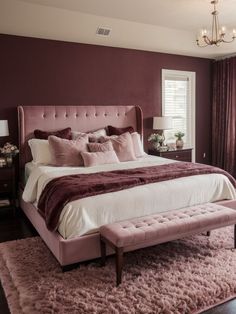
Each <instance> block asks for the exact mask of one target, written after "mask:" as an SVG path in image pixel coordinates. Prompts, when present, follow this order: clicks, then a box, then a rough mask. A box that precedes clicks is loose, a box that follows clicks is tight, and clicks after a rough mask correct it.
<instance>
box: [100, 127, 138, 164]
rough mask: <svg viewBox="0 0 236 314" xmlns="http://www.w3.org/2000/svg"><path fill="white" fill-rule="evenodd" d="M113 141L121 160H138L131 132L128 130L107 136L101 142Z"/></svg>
mask: <svg viewBox="0 0 236 314" xmlns="http://www.w3.org/2000/svg"><path fill="white" fill-rule="evenodd" d="M106 141H111V142H112V146H113V148H114V151H115V152H116V155H117V156H118V158H119V161H130V160H136V157H135V153H134V148H133V141H132V137H131V134H130V133H129V132H126V133H124V134H121V135H120V136H115V135H113V136H107V137H103V138H101V142H106Z"/></svg>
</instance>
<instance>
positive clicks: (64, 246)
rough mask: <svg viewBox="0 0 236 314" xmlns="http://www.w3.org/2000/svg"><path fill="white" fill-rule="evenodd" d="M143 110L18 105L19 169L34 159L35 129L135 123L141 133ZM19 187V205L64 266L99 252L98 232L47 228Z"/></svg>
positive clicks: (115, 107)
mask: <svg viewBox="0 0 236 314" xmlns="http://www.w3.org/2000/svg"><path fill="white" fill-rule="evenodd" d="M142 121H143V118H142V111H141V109H140V107H138V106H19V107H18V123H19V146H20V171H21V172H22V173H23V172H24V166H25V163H27V162H29V161H31V160H32V157H31V153H30V149H29V146H28V140H29V139H30V138H32V137H33V132H34V130H35V129H41V130H45V131H55V130H59V129H63V128H66V127H71V128H72V130H75V131H81V132H88V131H93V130H97V129H100V128H103V127H105V126H107V125H113V126H116V127H127V126H130V125H131V126H133V128H134V130H136V131H137V132H139V133H140V134H141V136H142V134H143V126H142ZM21 194H22V188H21V191H20V206H21V208H22V210H23V211H24V213H25V214H26V216H27V217H28V218H29V220H30V221H31V223H32V224H33V226H34V227H35V228H36V230H37V231H38V233H39V235H40V236H41V238H42V239H43V240H44V242H45V243H46V244H47V246H48V247H49V249H50V250H51V252H52V253H53V255H54V256H55V257H56V258H57V260H58V262H59V263H60V265H61V266H66V265H70V264H74V263H77V262H81V261H86V260H91V259H94V258H97V257H99V256H100V248H99V234H98V233H94V234H91V235H86V236H81V237H76V238H73V239H70V240H65V239H63V238H62V237H61V235H60V234H59V233H58V232H51V231H49V230H48V229H47V227H46V225H45V222H44V219H43V218H42V217H41V216H40V214H39V213H38V211H37V209H36V208H35V207H34V206H33V204H31V203H26V202H24V201H23V199H22V197H21Z"/></svg>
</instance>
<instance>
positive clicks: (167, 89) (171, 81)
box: [162, 70, 195, 148]
mask: <svg viewBox="0 0 236 314" xmlns="http://www.w3.org/2000/svg"><path fill="white" fill-rule="evenodd" d="M190 73H191V74H192V73H193V72H184V71H174V70H173V71H172V70H162V115H163V116H169V117H172V119H173V129H171V130H166V131H165V137H166V140H168V139H173V140H174V139H176V138H175V136H174V134H175V133H176V132H178V131H181V132H183V133H185V136H184V137H183V140H184V143H185V146H186V147H192V148H194V144H195V121H194V120H195V117H194V116H195V88H193V86H194V85H195V82H194V84H193V82H192V79H193V78H195V73H194V76H192V75H190ZM193 93H194V95H193Z"/></svg>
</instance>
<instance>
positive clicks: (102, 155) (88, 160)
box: [81, 150, 119, 167]
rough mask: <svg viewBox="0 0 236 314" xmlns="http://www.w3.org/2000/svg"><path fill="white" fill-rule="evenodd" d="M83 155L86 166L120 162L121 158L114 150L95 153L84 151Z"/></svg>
mask: <svg viewBox="0 0 236 314" xmlns="http://www.w3.org/2000/svg"><path fill="white" fill-rule="evenodd" d="M81 155H82V157H83V160H84V165H85V167H93V166H99V165H105V164H114V163H116V164H117V163H119V159H118V158H117V156H116V153H115V152H114V150H110V151H106V152H94V153H86V152H82V153H81Z"/></svg>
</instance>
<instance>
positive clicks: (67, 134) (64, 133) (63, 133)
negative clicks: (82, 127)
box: [34, 128, 71, 140]
mask: <svg viewBox="0 0 236 314" xmlns="http://www.w3.org/2000/svg"><path fill="white" fill-rule="evenodd" d="M50 135H54V136H57V137H60V138H65V139H67V140H71V128H66V129H63V130H57V131H42V130H38V129H37V130H34V136H35V138H38V139H40V140H47V139H48V137H49V136H50Z"/></svg>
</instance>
